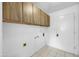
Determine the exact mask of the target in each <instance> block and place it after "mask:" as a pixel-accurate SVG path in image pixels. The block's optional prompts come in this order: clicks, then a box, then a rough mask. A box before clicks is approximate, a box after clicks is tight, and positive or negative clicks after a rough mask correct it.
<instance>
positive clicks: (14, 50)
mask: <svg viewBox="0 0 79 59" xmlns="http://www.w3.org/2000/svg"><path fill="white" fill-rule="evenodd" d="M47 32H48V28H47V27H40V26H32V25H25V24H12V23H3V56H11V57H13V56H14V57H23V56H25V57H29V56H32V54H34V53H35V52H36V51H38V50H39V49H40V48H42V47H43V46H44V45H45V44H46V39H47V38H46V37H47ZM42 33H45V37H43V36H42ZM36 36H39V38H37V39H34V37H36ZM24 42H26V44H27V46H26V47H23V46H22V45H23V43H24Z"/></svg>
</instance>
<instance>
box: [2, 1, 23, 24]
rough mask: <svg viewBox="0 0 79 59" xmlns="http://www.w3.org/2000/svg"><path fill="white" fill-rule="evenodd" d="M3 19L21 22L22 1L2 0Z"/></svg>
mask: <svg viewBox="0 0 79 59" xmlns="http://www.w3.org/2000/svg"><path fill="white" fill-rule="evenodd" d="M3 19H4V22H5V19H6V22H10V23H21V20H22V3H20V2H4V3H3Z"/></svg>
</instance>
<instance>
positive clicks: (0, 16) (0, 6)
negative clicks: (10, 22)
mask: <svg viewBox="0 0 79 59" xmlns="http://www.w3.org/2000/svg"><path fill="white" fill-rule="evenodd" d="M0 56H2V3H1V2H0Z"/></svg>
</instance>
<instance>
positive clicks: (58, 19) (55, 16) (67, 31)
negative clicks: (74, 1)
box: [47, 5, 79, 54]
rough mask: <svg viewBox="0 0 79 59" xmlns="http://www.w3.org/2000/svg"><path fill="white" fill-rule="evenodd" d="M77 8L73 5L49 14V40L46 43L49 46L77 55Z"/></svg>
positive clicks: (78, 11)
mask: <svg viewBox="0 0 79 59" xmlns="http://www.w3.org/2000/svg"><path fill="white" fill-rule="evenodd" d="M78 8H79V5H74V6H72V7H69V8H66V9H63V10H59V11H56V12H54V13H51V14H50V17H51V18H50V22H51V23H50V39H49V40H48V43H47V44H48V45H49V46H52V47H55V48H58V49H62V50H64V51H67V52H71V53H75V54H79V38H78V37H79V34H78V33H79V24H78V23H79V9H78ZM74 27H75V28H74ZM74 32H76V34H74ZM56 33H59V37H56ZM74 46H75V47H76V48H74Z"/></svg>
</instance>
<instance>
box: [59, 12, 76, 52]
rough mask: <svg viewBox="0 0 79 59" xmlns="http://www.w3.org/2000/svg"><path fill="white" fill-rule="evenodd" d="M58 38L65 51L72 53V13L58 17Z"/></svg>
mask: <svg viewBox="0 0 79 59" xmlns="http://www.w3.org/2000/svg"><path fill="white" fill-rule="evenodd" d="M60 20H61V24H60V32H59V39H60V40H61V41H62V44H63V49H64V50H65V51H68V52H71V53H74V42H75V41H74V23H75V22H74V20H75V19H74V13H71V14H66V15H64V16H62V17H61V18H60Z"/></svg>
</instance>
